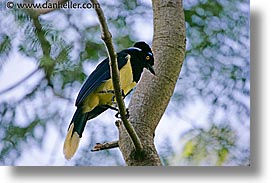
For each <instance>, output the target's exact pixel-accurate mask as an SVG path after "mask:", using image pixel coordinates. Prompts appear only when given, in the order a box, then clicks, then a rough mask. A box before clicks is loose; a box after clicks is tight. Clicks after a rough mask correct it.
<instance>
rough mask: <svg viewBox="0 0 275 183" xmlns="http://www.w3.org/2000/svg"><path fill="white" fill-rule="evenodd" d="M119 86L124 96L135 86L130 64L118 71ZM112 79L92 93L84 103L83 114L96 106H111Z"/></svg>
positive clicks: (128, 62)
mask: <svg viewBox="0 0 275 183" xmlns="http://www.w3.org/2000/svg"><path fill="white" fill-rule="evenodd" d="M120 85H121V89H122V90H123V92H124V94H128V93H129V92H130V91H131V90H132V89H133V88H134V87H135V86H136V82H134V80H133V72H132V67H131V63H130V61H129V60H128V61H127V63H126V64H125V65H124V66H123V67H122V68H121V69H120ZM113 91H114V87H113V83H112V79H108V80H106V81H105V82H103V83H102V84H101V85H100V86H99V87H98V88H97V89H96V90H95V91H94V92H92V93H91V94H90V95H89V96H88V97H87V99H86V100H85V102H84V112H89V111H92V110H93V109H94V108H95V107H96V106H98V105H106V104H108V105H112V99H113V96H114V93H113Z"/></svg>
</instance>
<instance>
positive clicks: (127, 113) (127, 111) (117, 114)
mask: <svg viewBox="0 0 275 183" xmlns="http://www.w3.org/2000/svg"><path fill="white" fill-rule="evenodd" d="M115 117H116V118H120V119H121V115H120V113H119V112H117V113H116V115H115ZM129 117H130V115H129V110H128V108H127V109H126V118H127V119H128V118H129Z"/></svg>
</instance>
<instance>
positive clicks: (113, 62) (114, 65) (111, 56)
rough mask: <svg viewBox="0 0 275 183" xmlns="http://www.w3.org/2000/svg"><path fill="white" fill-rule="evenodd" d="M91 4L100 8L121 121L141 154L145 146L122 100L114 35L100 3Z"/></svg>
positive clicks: (92, 0)
mask: <svg viewBox="0 0 275 183" xmlns="http://www.w3.org/2000/svg"><path fill="white" fill-rule="evenodd" d="M91 2H92V3H93V4H97V5H98V7H97V8H95V10H96V13H97V16H98V19H99V22H100V26H101V32H102V35H101V38H102V40H103V41H104V43H105V46H106V48H107V51H108V55H109V60H110V66H111V76H112V81H113V86H114V91H115V97H116V101H117V105H118V109H119V113H120V115H121V120H122V122H123V125H124V126H125V128H126V130H127V132H128V134H129V135H130V137H131V139H132V141H133V143H134V146H135V149H136V151H138V152H140V151H142V150H143V146H142V144H141V141H140V139H139V137H138V135H137V133H136V131H135V129H134V127H133V126H132V124H131V123H130V122H129V121H128V119H127V115H126V107H125V104H124V101H123V99H122V94H121V87H120V80H119V71H118V66H117V55H116V53H115V49H114V46H113V43H112V35H111V33H110V31H109V29H108V25H107V22H106V19H105V16H104V13H103V11H102V9H101V7H100V5H99V3H98V1H97V0H91Z"/></svg>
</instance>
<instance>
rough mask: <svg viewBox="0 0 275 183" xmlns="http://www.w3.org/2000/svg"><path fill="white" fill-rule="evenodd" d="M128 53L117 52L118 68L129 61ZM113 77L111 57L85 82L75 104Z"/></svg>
mask: <svg viewBox="0 0 275 183" xmlns="http://www.w3.org/2000/svg"><path fill="white" fill-rule="evenodd" d="M128 58H129V57H128V53H126V52H124V51H121V52H119V53H118V54H117V61H118V69H119V70H120V69H121V68H122V67H123V66H124V65H125V64H126V63H127V61H128ZM110 78H111V74H110V65H109V58H106V59H105V60H103V61H102V62H101V63H100V64H99V65H98V66H97V67H96V69H95V70H94V71H93V72H92V73H91V74H90V75H89V77H88V78H87V79H86V81H85V82H84V84H83V86H82V88H81V89H80V92H79V94H78V96H77V99H76V102H75V105H76V106H79V105H80V104H81V103H82V102H83V101H84V100H85V99H86V97H87V96H89V95H90V94H91V93H92V92H93V91H95V90H96V89H97V87H99V85H101V84H102V83H104V82H105V81H107V80H108V79H110Z"/></svg>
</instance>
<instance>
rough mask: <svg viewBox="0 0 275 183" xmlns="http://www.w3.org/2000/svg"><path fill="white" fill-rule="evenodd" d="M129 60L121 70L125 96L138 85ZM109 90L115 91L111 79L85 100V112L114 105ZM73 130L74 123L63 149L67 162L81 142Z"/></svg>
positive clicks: (112, 95)
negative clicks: (99, 106)
mask: <svg viewBox="0 0 275 183" xmlns="http://www.w3.org/2000/svg"><path fill="white" fill-rule="evenodd" d="M129 58H130V56H129V57H128V61H127V64H126V65H125V66H123V67H122V68H121V69H120V84H121V88H122V89H123V91H124V93H125V94H127V93H128V92H129V91H131V90H132V89H133V88H134V87H135V85H136V82H133V74H132V68H131V63H130V60H129ZM108 90H114V88H113V84H112V80H111V79H109V80H107V81H106V82H104V83H102V84H101V85H100V86H99V87H98V88H97V89H96V90H95V91H94V92H93V93H91V94H90V95H89V96H88V97H87V98H86V99H85V100H84V106H83V112H84V113H87V112H89V111H92V110H93V109H94V108H95V107H96V106H98V105H106V104H107V105H112V98H113V97H114V94H112V93H106V92H107V91H108ZM102 92H105V93H102ZM73 129H74V122H72V124H71V126H70V127H69V130H68V133H67V136H66V139H65V142H64V147H63V152H64V155H65V158H66V159H67V160H69V159H71V158H72V157H73V155H74V154H75V152H76V150H77V148H78V145H79V141H80V137H79V135H78V134H77V132H73Z"/></svg>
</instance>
